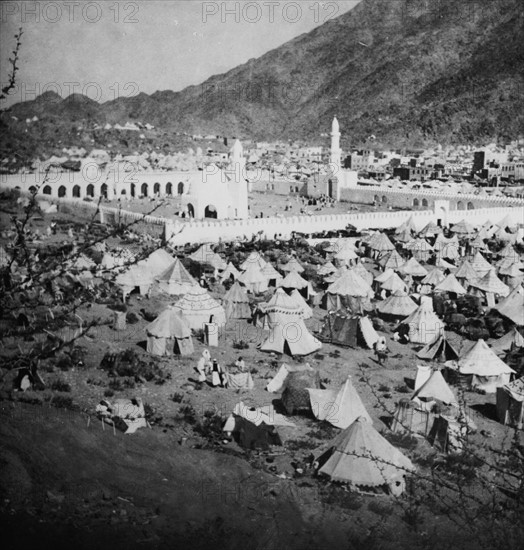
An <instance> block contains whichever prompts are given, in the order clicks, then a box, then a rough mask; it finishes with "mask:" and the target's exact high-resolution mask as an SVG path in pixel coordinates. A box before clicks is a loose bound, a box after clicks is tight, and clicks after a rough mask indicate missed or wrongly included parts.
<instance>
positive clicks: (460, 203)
mask: <svg viewBox="0 0 524 550" xmlns="http://www.w3.org/2000/svg"><path fill="white" fill-rule="evenodd" d="M457 210H464V203H463V202H462V201H458V202H457Z"/></svg>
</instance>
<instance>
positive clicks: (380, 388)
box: [378, 384, 391, 392]
mask: <svg viewBox="0 0 524 550" xmlns="http://www.w3.org/2000/svg"><path fill="white" fill-rule="evenodd" d="M378 391H381V392H390V391H391V388H390V387H389V386H386V384H380V386H379V387H378Z"/></svg>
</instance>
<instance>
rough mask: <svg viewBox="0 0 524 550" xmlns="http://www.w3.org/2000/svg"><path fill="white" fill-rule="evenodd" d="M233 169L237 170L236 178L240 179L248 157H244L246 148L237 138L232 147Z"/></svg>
mask: <svg viewBox="0 0 524 550" xmlns="http://www.w3.org/2000/svg"><path fill="white" fill-rule="evenodd" d="M230 159H231V162H230V164H231V169H232V170H233V171H234V172H235V175H236V179H238V180H240V177H241V176H242V175H243V174H244V170H245V166H246V159H245V158H244V148H243V147H242V144H241V143H240V141H239V140H238V139H237V140H236V141H235V143H234V144H233V147H232V148H231V154H230Z"/></svg>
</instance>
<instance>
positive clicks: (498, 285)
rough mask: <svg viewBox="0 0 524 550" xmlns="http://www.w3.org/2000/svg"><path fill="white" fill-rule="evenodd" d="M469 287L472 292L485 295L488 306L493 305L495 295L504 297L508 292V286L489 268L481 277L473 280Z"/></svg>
mask: <svg viewBox="0 0 524 550" xmlns="http://www.w3.org/2000/svg"><path fill="white" fill-rule="evenodd" d="M470 288H471V289H472V290H471V293H472V294H475V295H478V296H483V297H485V298H486V300H487V304H488V306H494V305H495V296H502V297H504V298H505V297H506V296H507V295H508V294H509V293H510V289H509V287H508V286H507V285H505V284H504V283H503V282H502V281H501V280H500V279H499V278H498V277H497V274H496V273H495V270H494V269H490V270H489V271H488V272H487V273H486V274H485V275H484V276H483V277H482V278H480V279H478V280H476V281H473V282H472V283H471V285H470Z"/></svg>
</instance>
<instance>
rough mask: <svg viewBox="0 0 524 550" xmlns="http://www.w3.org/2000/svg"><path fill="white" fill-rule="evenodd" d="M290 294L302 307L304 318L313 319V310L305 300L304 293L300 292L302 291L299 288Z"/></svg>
mask: <svg viewBox="0 0 524 550" xmlns="http://www.w3.org/2000/svg"><path fill="white" fill-rule="evenodd" d="M290 296H291V298H293V300H295V302H296V303H297V304H298V305H299V306H300V307H301V308H302V311H303V315H302V317H303V318H304V319H311V317H313V310H312V309H311V307H310V306H309V305H308V303H307V302H306V300H304V297H303V296H302V294H300V292H299V291H298V290H297V289H295V290H293V292H292V293H291V294H290Z"/></svg>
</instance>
